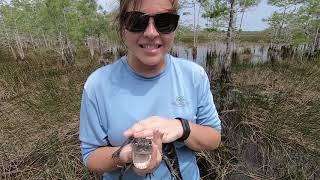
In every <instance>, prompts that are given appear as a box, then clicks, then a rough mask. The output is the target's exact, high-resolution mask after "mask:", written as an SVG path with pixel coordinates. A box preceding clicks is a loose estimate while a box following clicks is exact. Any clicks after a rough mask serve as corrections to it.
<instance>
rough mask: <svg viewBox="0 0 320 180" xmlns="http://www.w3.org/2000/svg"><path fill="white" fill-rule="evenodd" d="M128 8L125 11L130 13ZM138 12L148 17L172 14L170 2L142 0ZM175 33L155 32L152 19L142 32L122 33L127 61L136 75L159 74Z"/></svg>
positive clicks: (165, 0) (166, 0)
mask: <svg viewBox="0 0 320 180" xmlns="http://www.w3.org/2000/svg"><path fill="white" fill-rule="evenodd" d="M132 9H133V8H132V6H129V9H128V10H127V11H132ZM139 11H140V12H143V13H146V14H148V15H150V16H152V15H156V14H159V13H164V12H172V11H173V8H172V4H171V1H170V0H142V1H141V6H140V9H139ZM174 36H175V33H174V32H171V33H169V34H163V33H160V32H158V31H157V29H156V27H155V24H154V18H153V17H151V18H149V23H148V26H147V28H146V29H145V31H144V32H130V31H128V30H127V29H126V30H124V32H123V39H124V42H125V44H126V46H127V48H128V61H129V64H130V66H131V67H133V68H134V69H135V70H136V71H137V72H138V73H142V74H145V73H148V72H150V71H153V72H160V71H161V70H162V69H163V68H164V67H165V62H166V61H165V55H166V53H168V51H169V50H170V48H171V46H172V44H173V40H174Z"/></svg>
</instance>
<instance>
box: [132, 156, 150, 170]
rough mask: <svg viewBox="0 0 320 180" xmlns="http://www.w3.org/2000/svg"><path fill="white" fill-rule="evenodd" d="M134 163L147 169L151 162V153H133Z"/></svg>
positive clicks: (140, 167)
mask: <svg viewBox="0 0 320 180" xmlns="http://www.w3.org/2000/svg"><path fill="white" fill-rule="evenodd" d="M132 160H133V165H134V166H135V167H136V168H138V169H146V168H147V167H148V165H149V164H150V162H151V154H150V153H148V154H145V153H143V154H140V153H133V158H132Z"/></svg>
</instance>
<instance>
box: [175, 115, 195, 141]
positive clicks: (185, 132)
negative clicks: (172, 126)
mask: <svg viewBox="0 0 320 180" xmlns="http://www.w3.org/2000/svg"><path fill="white" fill-rule="evenodd" d="M175 119H177V120H179V121H180V123H181V126H182V135H181V136H180V138H178V139H177V141H180V142H183V141H185V140H186V139H188V137H189V136H190V133H191V129H190V124H189V121H188V120H186V119H183V118H180V117H177V118H175Z"/></svg>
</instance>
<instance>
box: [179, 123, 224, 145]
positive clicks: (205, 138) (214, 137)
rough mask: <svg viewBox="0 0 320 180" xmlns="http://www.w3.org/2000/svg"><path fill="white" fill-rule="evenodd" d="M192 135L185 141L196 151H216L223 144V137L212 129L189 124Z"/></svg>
mask: <svg viewBox="0 0 320 180" xmlns="http://www.w3.org/2000/svg"><path fill="white" fill-rule="evenodd" d="M189 125H190V129H191V133H190V135H189V137H188V139H186V140H185V143H186V145H187V146H188V147H189V148H190V149H192V150H194V151H201V150H214V149H216V148H218V146H219V144H220V142H221V135H220V134H219V133H218V132H217V131H216V130H215V129H214V128H212V127H208V126H202V125H198V124H195V123H192V122H189Z"/></svg>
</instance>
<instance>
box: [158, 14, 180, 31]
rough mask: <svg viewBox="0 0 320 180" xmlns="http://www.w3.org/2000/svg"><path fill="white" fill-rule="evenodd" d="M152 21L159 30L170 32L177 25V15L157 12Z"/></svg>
mask: <svg viewBox="0 0 320 180" xmlns="http://www.w3.org/2000/svg"><path fill="white" fill-rule="evenodd" d="M154 21H155V24H156V27H157V29H158V31H159V32H161V33H171V32H173V31H175V30H176V28H177V26H178V21H179V15H177V14H172V13H163V14H157V15H156V16H155V17H154Z"/></svg>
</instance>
